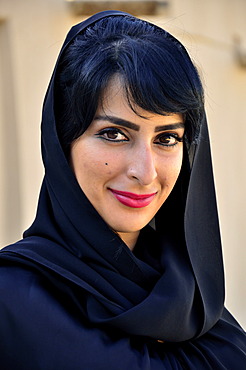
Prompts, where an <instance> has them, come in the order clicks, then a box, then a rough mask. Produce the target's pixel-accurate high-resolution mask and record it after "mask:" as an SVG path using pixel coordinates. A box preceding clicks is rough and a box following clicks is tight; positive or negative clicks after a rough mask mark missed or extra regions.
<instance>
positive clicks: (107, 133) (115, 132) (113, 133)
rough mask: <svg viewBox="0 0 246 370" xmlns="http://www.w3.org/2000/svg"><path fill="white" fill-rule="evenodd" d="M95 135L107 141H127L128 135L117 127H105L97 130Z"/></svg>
mask: <svg viewBox="0 0 246 370" xmlns="http://www.w3.org/2000/svg"><path fill="white" fill-rule="evenodd" d="M96 136H98V137H100V138H101V139H104V140H107V141H114V142H122V141H129V139H128V137H127V136H126V135H125V134H124V133H123V132H122V131H121V130H120V129H118V128H111V127H109V128H105V129H103V130H101V131H100V132H98V134H96Z"/></svg>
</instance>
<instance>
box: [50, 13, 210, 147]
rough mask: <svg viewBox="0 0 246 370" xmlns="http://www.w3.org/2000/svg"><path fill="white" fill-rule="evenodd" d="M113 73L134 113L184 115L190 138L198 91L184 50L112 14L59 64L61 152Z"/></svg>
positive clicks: (87, 119)
mask: <svg viewBox="0 0 246 370" xmlns="http://www.w3.org/2000/svg"><path fill="white" fill-rule="evenodd" d="M116 73H117V74H120V75H121V77H122V80H123V84H124V89H125V92H126V97H127V99H128V102H129V105H130V106H131V108H132V109H133V110H134V104H136V105H137V106H139V107H141V108H142V109H144V110H146V111H149V112H152V113H157V114H162V115H167V114H168V113H183V114H185V118H186V119H185V127H186V132H185V137H186V141H187V142H188V143H191V142H192V141H194V140H195V138H196V136H197V133H198V132H199V123H200V116H201V114H202V111H203V104H204V103H203V88H202V84H201V81H200V78H199V75H198V73H197V70H196V68H195V67H194V65H193V63H192V62H191V59H190V57H189V55H188V54H187V52H186V50H185V48H184V47H183V46H182V44H181V43H180V42H179V41H177V40H176V39H175V38H174V37H173V36H171V35H170V34H169V33H167V32H166V31H164V30H162V29H161V28H159V27H157V26H154V25H152V24H150V23H148V22H145V21H143V20H140V19H137V18H134V17H131V16H113V17H107V18H104V19H102V20H99V21H97V22H96V23H95V24H93V25H92V26H90V27H88V28H86V29H85V31H84V32H83V33H81V34H80V35H78V36H77V37H76V38H75V40H74V42H73V43H72V44H71V45H70V46H69V47H68V49H67V51H66V52H65V54H64V57H63V59H62V61H61V62H60V64H59V68H58V75H59V78H58V79H57V81H56V94H55V95H56V102H55V109H56V117H57V122H58V123H57V131H58V135H59V138H60V141H61V144H62V147H63V149H64V151H65V153H66V154H68V152H69V148H70V144H71V143H72V141H73V140H75V139H76V138H78V137H79V136H80V135H82V133H83V132H84V131H85V130H86V129H87V128H88V126H89V125H90V123H91V122H92V120H93V117H94V115H95V112H96V109H97V107H98V103H99V101H100V98H101V95H102V92H103V90H104V89H105V88H106V86H107V84H108V82H109V80H110V78H111V77H112V76H113V75H114V74H116ZM133 103H134V104H133ZM136 113H137V112H136Z"/></svg>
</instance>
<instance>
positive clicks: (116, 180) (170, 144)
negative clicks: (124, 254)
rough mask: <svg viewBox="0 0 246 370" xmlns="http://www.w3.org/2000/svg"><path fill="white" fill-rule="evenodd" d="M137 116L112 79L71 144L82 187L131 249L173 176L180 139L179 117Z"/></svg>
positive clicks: (178, 159)
mask: <svg viewBox="0 0 246 370" xmlns="http://www.w3.org/2000/svg"><path fill="white" fill-rule="evenodd" d="M137 112H138V113H139V115H140V116H141V117H140V116H139V115H137V114H135V113H134V112H133V111H132V109H131V108H130V107H129V105H128V103H127V100H126V98H125V96H124V92H123V89H122V88H121V83H120V79H119V78H116V77H115V78H114V79H113V80H111V82H110V83H109V85H108V87H107V89H106V90H105V93H104V95H103V99H102V104H101V105H100V106H99V107H98V109H97V112H96V115H95V118H94V120H93V121H92V123H91V125H90V126H89V127H88V129H87V130H86V131H85V132H84V133H83V135H82V136H80V137H79V138H78V139H76V140H75V141H74V142H73V143H72V146H71V166H72V168H73V171H74V173H75V176H76V178H77V181H78V183H79V185H80V187H81V189H82V190H83V192H84V193H85V195H86V196H87V198H88V199H89V201H90V202H91V203H92V205H93V206H94V208H95V209H96V210H97V212H98V213H99V214H100V215H101V217H102V218H103V219H104V221H105V222H106V223H107V224H108V225H109V226H110V227H111V228H112V229H113V230H114V231H115V232H117V233H118V234H119V236H120V237H121V238H122V240H123V241H124V242H125V243H126V244H127V245H128V246H129V247H130V248H131V249H132V248H133V247H134V245H135V243H136V240H137V237H138V234H139V231H140V230H141V229H142V228H143V227H144V226H145V225H146V224H148V222H149V221H150V220H151V219H152V218H153V217H154V215H155V214H156V212H157V211H158V209H159V208H160V207H161V205H162V204H163V203H164V202H165V200H166V199H167V197H168V195H169V194H170V192H171V190H172V188H173V186H174V184H175V182H176V180H177V178H178V175H179V172H180V169H181V165H182V156H183V143H182V138H183V135H184V121H183V117H182V115H181V114H172V115H169V116H161V115H158V114H153V113H149V112H147V111H144V110H143V109H141V108H139V107H137ZM143 117H144V118H143ZM167 217H168V215H167Z"/></svg>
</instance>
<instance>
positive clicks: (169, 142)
mask: <svg viewBox="0 0 246 370" xmlns="http://www.w3.org/2000/svg"><path fill="white" fill-rule="evenodd" d="M182 141H183V138H182V137H179V135H178V134H175V133H165V134H160V135H158V136H157V138H156V140H155V144H160V145H163V146H166V147H172V146H175V145H177V144H178V143H179V142H182Z"/></svg>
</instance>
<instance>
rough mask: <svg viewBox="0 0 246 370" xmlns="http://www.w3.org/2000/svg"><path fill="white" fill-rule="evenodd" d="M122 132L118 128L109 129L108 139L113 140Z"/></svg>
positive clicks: (106, 133)
mask: <svg viewBox="0 0 246 370" xmlns="http://www.w3.org/2000/svg"><path fill="white" fill-rule="evenodd" d="M119 134H120V133H119V132H118V131H117V130H108V131H107V132H105V134H104V135H105V136H106V137H107V138H108V139H112V140H115V139H117V138H118V135H119Z"/></svg>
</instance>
